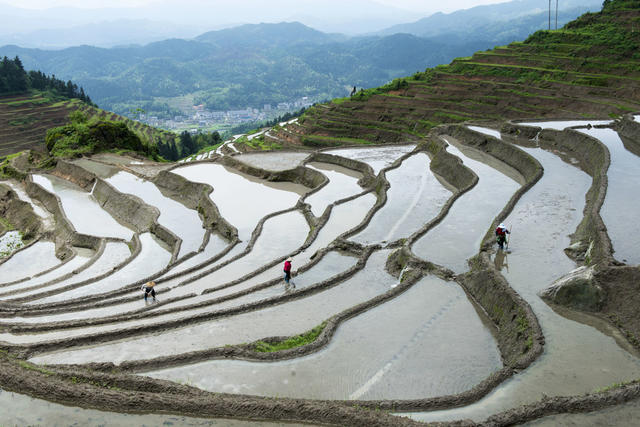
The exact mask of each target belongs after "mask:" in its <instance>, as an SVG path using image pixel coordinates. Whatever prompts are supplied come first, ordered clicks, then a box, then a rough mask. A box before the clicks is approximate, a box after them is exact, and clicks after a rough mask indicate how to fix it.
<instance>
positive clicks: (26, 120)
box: [9, 116, 38, 126]
mask: <svg viewBox="0 0 640 427" xmlns="http://www.w3.org/2000/svg"><path fill="white" fill-rule="evenodd" d="M37 121H38V119H37V118H36V117H32V116H27V117H21V118H19V119H13V120H11V121H10V122H9V126H26V125H29V124H31V123H35V122H37Z"/></svg>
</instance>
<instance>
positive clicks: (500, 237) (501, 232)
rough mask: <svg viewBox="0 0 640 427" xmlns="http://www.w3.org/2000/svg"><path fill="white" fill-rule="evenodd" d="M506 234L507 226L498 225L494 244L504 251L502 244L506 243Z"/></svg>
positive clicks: (507, 232) (508, 232) (507, 231)
mask: <svg viewBox="0 0 640 427" xmlns="http://www.w3.org/2000/svg"><path fill="white" fill-rule="evenodd" d="M507 234H510V231H509V230H507V226H506V225H504V224H503V223H500V225H499V226H498V228H496V243H497V244H498V246H500V249H504V244H505V243H506V242H507Z"/></svg>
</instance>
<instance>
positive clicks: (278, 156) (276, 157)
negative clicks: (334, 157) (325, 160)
mask: <svg viewBox="0 0 640 427" xmlns="http://www.w3.org/2000/svg"><path fill="white" fill-rule="evenodd" d="M307 157H309V153H295V152H293V153H248V154H240V155H239V156H236V157H235V159H236V160H239V161H241V162H242V163H245V164H247V165H249V166H254V167H257V168H260V169H265V170H269V171H284V170H288V169H294V168H296V167H298V166H300V165H301V164H302V162H303V161H304V160H305V159H306V158H307Z"/></svg>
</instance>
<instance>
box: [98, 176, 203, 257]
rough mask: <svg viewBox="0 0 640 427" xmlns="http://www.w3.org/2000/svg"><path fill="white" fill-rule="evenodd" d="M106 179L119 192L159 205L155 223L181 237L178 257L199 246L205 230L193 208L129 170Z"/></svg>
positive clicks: (152, 204)
mask: <svg viewBox="0 0 640 427" xmlns="http://www.w3.org/2000/svg"><path fill="white" fill-rule="evenodd" d="M106 181H107V182H108V183H109V184H111V185H113V186H114V187H115V188H116V189H117V190H118V191H120V192H122V193H128V194H133V195H134V196H138V197H139V198H141V199H142V200H143V201H144V202H145V203H147V204H148V205H151V206H155V207H156V208H158V210H159V211H160V216H159V217H158V223H159V224H161V225H163V226H165V227H166V228H168V229H169V230H171V231H172V232H173V233H175V234H176V235H177V236H178V237H179V238H180V239H182V245H181V246H180V253H179V255H178V257H183V256H184V255H186V254H188V253H189V252H195V251H197V250H198V249H200V246H201V245H202V239H203V238H204V234H205V229H204V228H203V227H202V220H201V219H200V217H199V215H198V213H197V212H196V211H195V210H193V209H188V208H187V207H186V206H184V205H183V204H181V203H178V202H176V201H175V200H173V199H171V198H169V197H165V196H164V195H163V194H162V193H161V192H160V190H158V187H156V186H155V184H154V183H152V182H149V181H146V180H144V179H141V178H138V177H137V176H135V175H133V174H130V173H128V172H118V173H117V174H115V175H114V176H112V177H110V178H107V179H106Z"/></svg>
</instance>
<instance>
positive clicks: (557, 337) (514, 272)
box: [413, 148, 640, 421]
mask: <svg viewBox="0 0 640 427" xmlns="http://www.w3.org/2000/svg"><path fill="white" fill-rule="evenodd" d="M524 150H525V151H527V152H528V153H530V154H531V155H532V156H534V157H535V158H537V159H538V161H540V163H541V164H542V166H543V167H544V170H545V174H544V176H543V177H542V179H541V180H540V181H539V182H538V183H537V184H536V185H535V186H534V187H533V188H532V189H531V190H529V191H528V192H527V193H526V194H525V195H524V196H523V197H522V199H521V200H520V201H519V202H518V204H517V205H516V207H515V209H514V211H513V213H512V214H511V215H509V217H508V218H507V220H506V221H504V222H505V224H507V225H508V226H509V228H511V229H512V234H511V245H510V249H511V250H512V253H510V254H507V255H506V257H504V258H503V259H501V260H500V265H501V266H502V273H503V274H504V276H505V277H506V279H507V280H508V281H509V284H510V285H511V286H512V287H513V288H514V289H515V290H516V291H517V292H518V293H519V294H520V295H521V296H522V297H523V298H524V299H525V300H526V301H527V302H528V303H529V304H530V305H531V307H532V308H533V310H534V312H535V314H536V316H537V317H538V319H539V321H540V324H541V326H542V330H543V333H544V336H545V339H546V344H545V352H544V354H543V355H542V356H541V357H540V358H539V359H538V360H537V361H536V362H534V363H533V364H532V365H531V366H530V367H529V368H527V369H526V370H525V371H523V372H522V373H520V374H518V375H516V376H514V377H513V378H511V379H509V380H507V381H506V382H505V383H503V384H502V385H501V386H499V387H498V388H497V389H496V390H494V391H493V392H492V393H490V394H489V395H488V396H487V397H485V398H484V399H482V400H480V401H479V402H477V403H475V404H472V405H469V406H466V407H464V408H459V409H453V410H448V411H438V412H431V413H421V414H413V417H415V418H417V419H419V420H425V421H426V420H428V421H435V420H453V419H464V418H471V419H473V420H475V421H481V420H483V419H485V418H487V417H488V416H489V415H491V414H493V413H497V412H500V411H503V410H506V409H510V408H513V407H516V406H519V405H523V404H527V403H531V402H534V401H538V400H540V399H542V397H543V396H544V395H548V396H559V395H576V394H582V393H586V392H590V391H593V390H595V389H597V388H600V387H606V386H608V385H610V384H612V383H616V382H622V381H628V380H631V379H635V378H638V377H640V361H639V359H637V358H636V357H634V356H633V355H631V354H630V353H628V352H626V351H625V350H623V349H622V348H620V347H619V346H618V345H617V344H616V341H615V340H614V339H613V338H611V337H610V336H606V335H604V334H602V333H601V332H599V331H598V330H597V329H595V328H593V327H591V326H587V325H585V324H581V323H577V322H574V321H572V320H568V319H567V318H565V317H562V316H560V315H558V314H556V313H555V312H554V311H553V310H552V309H551V308H550V307H549V306H548V305H546V304H545V303H544V302H543V301H542V300H541V299H540V298H539V297H538V296H537V293H538V292H540V291H541V290H543V289H545V288H546V287H548V286H549V285H550V284H551V283H552V282H553V280H555V279H556V278H558V277H560V276H562V275H564V274H566V273H567V272H569V271H571V270H572V269H574V268H575V264H574V263H573V262H572V261H571V260H569V259H568V258H567V257H566V256H565V254H564V253H563V249H564V248H565V247H567V246H568V245H569V244H570V240H569V238H568V237H567V235H568V234H570V233H572V232H573V231H574V230H575V229H576V227H577V225H578V223H579V222H580V220H581V217H582V209H583V207H584V195H585V193H586V192H587V190H588V189H589V187H590V185H591V179H590V177H588V176H587V175H586V174H585V173H583V172H581V171H580V170H579V169H577V168H575V167H573V166H570V165H568V164H566V163H563V162H562V161H561V160H560V159H559V158H558V157H556V156H555V155H553V154H551V153H549V152H546V151H543V150H541V149H528V148H525V149H524Z"/></svg>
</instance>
